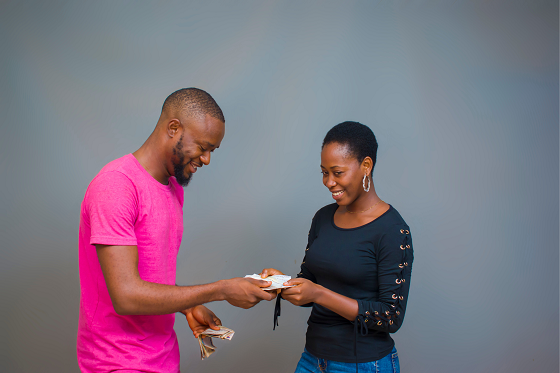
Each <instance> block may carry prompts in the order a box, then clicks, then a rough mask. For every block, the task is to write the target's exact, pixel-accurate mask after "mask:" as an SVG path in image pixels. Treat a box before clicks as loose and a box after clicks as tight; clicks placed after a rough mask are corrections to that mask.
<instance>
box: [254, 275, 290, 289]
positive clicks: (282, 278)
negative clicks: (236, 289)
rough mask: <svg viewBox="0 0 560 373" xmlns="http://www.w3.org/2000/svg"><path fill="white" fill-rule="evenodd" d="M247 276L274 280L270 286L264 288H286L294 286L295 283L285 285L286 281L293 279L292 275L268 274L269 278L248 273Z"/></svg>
mask: <svg viewBox="0 0 560 373" xmlns="http://www.w3.org/2000/svg"><path fill="white" fill-rule="evenodd" d="M245 277H249V278H254V279H255V280H263V281H270V282H272V284H271V285H270V286H269V287H267V288H262V289H263V290H276V289H285V288H291V287H292V286H294V285H291V286H285V285H284V282H286V281H289V280H291V279H292V276H286V275H274V276H268V277H267V278H261V276H260V275H257V274H256V273H255V274H253V275H247V276H245Z"/></svg>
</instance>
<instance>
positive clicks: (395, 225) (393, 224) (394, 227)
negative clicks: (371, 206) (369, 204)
mask: <svg viewBox="0 0 560 373" xmlns="http://www.w3.org/2000/svg"><path fill="white" fill-rule="evenodd" d="M378 220H379V223H380V224H378V225H377V227H376V229H381V230H382V231H383V232H384V233H386V234H387V233H392V232H397V233H400V232H401V230H404V231H406V232H410V227H409V226H408V224H407V223H406V221H404V219H403V217H402V216H401V214H400V213H399V212H398V211H397V209H396V208H395V207H394V206H393V205H390V207H389V210H387V212H386V213H385V214H383V216H382V219H378Z"/></svg>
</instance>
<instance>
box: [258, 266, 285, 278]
mask: <svg viewBox="0 0 560 373" xmlns="http://www.w3.org/2000/svg"><path fill="white" fill-rule="evenodd" d="M274 275H283V273H282V272H280V271H279V270H277V269H274V268H265V269H263V270H262V271H261V273H260V276H261V278H267V277H268V276H274Z"/></svg>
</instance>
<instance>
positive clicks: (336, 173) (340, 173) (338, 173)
mask: <svg viewBox="0 0 560 373" xmlns="http://www.w3.org/2000/svg"><path fill="white" fill-rule="evenodd" d="M333 174H335V176H340V175H342V171H335V172H333Z"/></svg>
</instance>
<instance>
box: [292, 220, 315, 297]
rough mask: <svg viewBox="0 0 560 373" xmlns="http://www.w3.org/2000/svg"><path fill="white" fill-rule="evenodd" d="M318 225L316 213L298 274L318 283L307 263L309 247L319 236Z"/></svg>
mask: <svg viewBox="0 0 560 373" xmlns="http://www.w3.org/2000/svg"><path fill="white" fill-rule="evenodd" d="M316 227H317V214H315V216H314V217H313V219H312V220H311V228H309V233H308V234H307V246H305V254H304V255H303V261H302V262H301V266H300V270H299V273H298V274H297V276H296V277H298V278H299V277H301V278H305V279H307V280H309V281H313V282H314V283H317V279H316V278H315V276H314V275H313V273H311V271H310V270H309V269H308V268H307V266H306V264H305V259H306V257H307V251H309V247H310V246H311V244H312V243H313V241H314V240H315V238H316V237H317V233H316V232H315V229H316ZM309 305H311V304H309ZM306 306H307V305H306Z"/></svg>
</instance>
